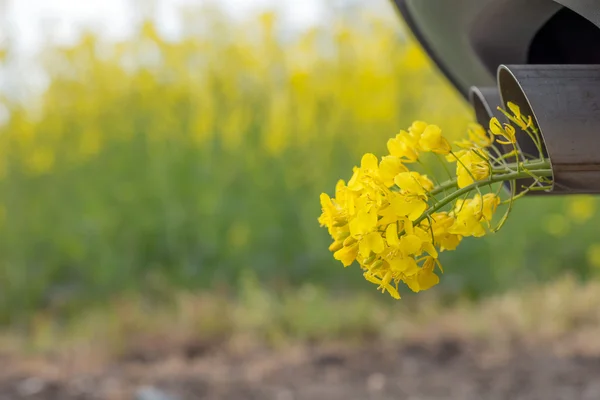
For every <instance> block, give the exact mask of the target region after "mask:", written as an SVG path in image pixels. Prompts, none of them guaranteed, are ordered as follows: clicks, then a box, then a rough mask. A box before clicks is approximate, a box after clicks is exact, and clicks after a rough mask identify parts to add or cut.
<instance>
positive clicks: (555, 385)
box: [0, 336, 600, 400]
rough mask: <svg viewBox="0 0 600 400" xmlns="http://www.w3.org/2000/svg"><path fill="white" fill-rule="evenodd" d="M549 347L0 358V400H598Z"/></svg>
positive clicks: (592, 365)
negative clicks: (164, 398)
mask: <svg viewBox="0 0 600 400" xmlns="http://www.w3.org/2000/svg"><path fill="white" fill-rule="evenodd" d="M555 348H556V346H554V345H553V344H552V343H534V344H527V345H526V344H523V343H518V342H517V341H512V342H510V343H508V344H507V343H504V344H503V345H497V344H492V343H487V344H485V343H482V342H478V341H477V340H475V339H467V340H464V339H458V338H453V337H443V336H442V337H438V338H435V339H430V340H428V341H418V340H414V339H413V340H409V341H405V342H404V343H388V344H383V343H380V342H377V341H373V342H370V341H366V342H364V343H363V344H360V345H357V344H355V345H333V344H328V345H302V346H293V347H292V346H290V347H282V348H279V349H270V350H269V349H266V348H257V347H255V348H253V349H246V350H243V351H241V350H235V349H231V348H227V349H225V347H224V346H219V345H213V346H211V345H205V344H198V343H187V344H185V345H184V346H182V347H178V348H173V349H168V351H165V349H161V348H160V346H149V347H147V348H144V346H140V348H139V349H136V350H132V351H130V352H128V353H124V355H123V356H121V357H120V358H119V359H115V360H112V361H108V362H101V363H90V362H86V361H90V360H86V356H85V354H72V355H70V356H68V357H65V356H61V358H57V357H54V358H53V357H50V356H46V357H44V358H31V359H23V357H22V356H21V357H19V359H18V360H17V359H15V358H13V357H10V356H3V357H2V356H0V400H8V399H31V400H38V399H48V400H50V399H57V400H58V399H60V400H75V399H80V400H84V399H111V400H113V399H114V400H117V399H119V400H120V399H135V398H136V395H135V393H136V391H138V390H139V389H140V388H142V387H153V388H156V389H158V390H160V391H162V392H164V393H167V394H169V395H170V396H172V398H173V399H179V400H187V399H207V400H208V399H211V400H212V399H215V400H216V399H219V400H221V399H222V400H228V399H231V400H233V399H273V400H319V399H323V400H325V399H326V400H337V399H340V400H341V399H343V400H359V399H360V400H363V399H372V400H387V399H410V400H434V399H435V400H438V399H440V400H441V399H466V400H470V399H511V400H517V399H540V400H553V399H568V400H571V399H590V400H592V399H600V356H597V355H584V354H581V352H579V354H578V353H577V352H575V353H574V352H570V353H567V354H562V355H561V354H560V353H559V352H557V351H555ZM89 364H94V366H90V365H89ZM149 398H150V397H149Z"/></svg>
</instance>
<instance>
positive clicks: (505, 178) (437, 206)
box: [413, 169, 552, 226]
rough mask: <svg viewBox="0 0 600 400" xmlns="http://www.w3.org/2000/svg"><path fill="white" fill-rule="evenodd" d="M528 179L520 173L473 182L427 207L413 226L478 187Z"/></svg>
mask: <svg viewBox="0 0 600 400" xmlns="http://www.w3.org/2000/svg"><path fill="white" fill-rule="evenodd" d="M535 175H536V176H538V177H543V176H552V170H551V169H539V170H536V171H535ZM530 177H531V175H530V173H528V172H525V171H522V172H511V173H508V174H502V175H492V176H490V178H489V179H484V180H481V181H477V182H474V183H472V184H471V185H469V186H465V187H464V188H462V189H459V190H457V191H455V192H453V193H452V194H449V195H448V196H446V197H444V198H443V199H441V200H440V201H438V202H436V203H435V204H434V205H432V206H431V207H429V209H428V210H426V211H425V212H424V213H423V215H421V216H420V217H419V218H417V220H416V221H414V222H413V224H414V225H415V226H416V225H418V224H419V223H420V222H421V221H423V220H424V219H425V218H427V217H428V216H430V215H431V214H433V213H434V212H436V211H438V210H439V209H441V208H442V207H444V206H445V205H446V204H448V203H450V202H452V201H453V200H454V199H457V198H458V197H460V196H462V195H464V194H466V193H469V192H470V191H471V190H474V189H477V188H479V187H480V186H486V185H489V184H491V183H496V182H504V181H513V180H517V179H523V178H530Z"/></svg>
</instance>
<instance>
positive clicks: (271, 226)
mask: <svg viewBox="0 0 600 400" xmlns="http://www.w3.org/2000/svg"><path fill="white" fill-rule="evenodd" d="M186 18H187V19H186V23H185V26H186V32H187V33H186V34H185V35H184V36H183V37H182V38H180V39H177V40H176V41H168V40H166V39H165V38H163V37H162V36H161V34H160V33H159V32H158V31H157V30H156V28H155V26H154V25H153V24H152V23H151V22H146V23H145V24H143V25H142V26H140V27H139V30H138V31H137V34H136V35H135V36H134V37H131V38H130V39H128V40H126V41H124V42H117V43H115V42H108V41H106V40H104V39H103V38H102V36H99V35H94V34H87V35H85V36H83V37H82V38H81V40H80V42H79V43H77V44H75V45H73V46H68V47H59V46H51V45H49V47H47V48H45V49H44V52H43V54H40V57H39V60H40V62H41V63H42V64H43V67H44V70H45V72H46V74H47V76H48V78H49V85H48V87H47V89H46V90H45V91H44V93H43V95H42V96H41V97H40V98H39V99H36V101H35V102H31V103H27V104H20V103H16V102H13V101H11V100H9V99H8V97H4V98H3V100H2V102H3V104H4V106H5V107H6V109H7V110H8V115H9V118H8V119H7V121H6V123H5V124H4V125H3V126H1V127H0V177H1V180H0V218H1V219H0V320H1V321H3V322H10V321H13V320H15V321H16V320H17V319H20V318H21V317H24V316H28V315H30V313H31V312H33V311H35V310H39V309H45V308H58V309H60V310H63V309H69V310H78V309H81V308H82V307H84V306H85V305H86V304H89V303H90V302H103V301H105V300H106V299H108V298H110V297H111V296H114V295H117V294H119V293H123V292H135V293H138V292H139V293H143V294H148V295H154V294H156V293H164V292H165V291H170V290H175V289H177V288H180V289H193V290H208V289H210V290H231V291H232V292H234V291H235V287H236V285H237V282H238V280H239V279H238V278H239V277H240V276H242V274H243V273H246V272H251V273H252V274H254V275H255V276H256V277H257V278H258V280H259V281H260V282H261V283H262V284H263V285H266V286H268V287H271V288H274V289H275V290H286V288H288V287H290V286H295V285H298V284H300V283H303V282H311V283H313V284H317V285H319V286H321V287H323V288H326V289H327V290H328V291H335V292H338V291H339V292H346V293H353V291H355V290H363V289H364V290H367V291H370V292H371V291H373V288H372V286H371V285H369V284H366V283H365V282H364V281H363V280H362V277H361V275H360V274H359V273H358V271H357V270H356V269H355V268H350V269H349V270H344V269H343V268H342V266H341V264H339V263H338V262H336V261H334V260H333V259H332V257H331V254H330V253H329V252H328V251H327V246H328V244H329V242H328V237H327V234H326V232H325V230H324V229H322V228H319V226H318V223H317V217H318V215H319V212H320V208H319V201H318V197H319V194H320V193H321V192H323V191H326V192H329V193H331V192H332V190H333V187H334V185H335V182H336V181H337V180H338V179H339V178H345V179H347V178H349V176H350V173H351V168H352V166H353V165H355V164H357V163H358V162H359V160H360V156H361V155H362V154H363V153H365V152H374V153H375V154H382V152H383V151H384V150H385V142H386V140H387V139H388V138H389V137H391V136H393V135H395V134H396V133H397V132H398V130H400V129H402V128H405V127H407V126H408V125H409V124H410V123H411V122H412V121H413V120H414V119H421V120H425V121H427V122H430V123H436V124H438V125H440V126H441V127H442V128H443V130H444V132H445V133H446V134H448V135H449V136H450V137H453V138H457V137H458V136H459V135H461V134H462V133H463V132H465V128H466V124H467V123H468V122H469V121H470V119H471V118H473V116H472V115H471V114H470V111H469V109H468V107H467V105H466V104H465V103H464V102H463V100H462V99H460V98H459V97H458V95H457V94H456V93H455V92H454V91H453V90H452V89H451V88H450V87H449V86H448V84H447V83H446V82H445V81H444V80H443V78H441V76H440V75H439V74H438V72H437V71H435V70H434V69H433V67H432V65H431V63H430V62H429V61H428V60H427V58H426V57H425V56H424V55H423V54H422V52H421V51H420V49H419V48H418V47H417V46H416V44H415V43H414V42H413V41H412V40H411V39H410V38H409V37H407V35H406V31H405V30H404V29H403V27H402V25H401V23H400V20H399V19H390V18H383V17H380V16H376V15H375V16H373V15H367V14H365V13H361V14H360V15H356V16H355V17H354V19H352V20H349V19H344V18H340V19H339V20H335V21H331V23H330V24H329V25H327V26H324V27H318V28H314V29H310V30H306V31H303V32H301V33H300V34H298V35H292V36H290V35H287V36H285V35H283V36H282V35H280V31H281V28H282V27H281V25H280V24H279V22H278V18H277V15H276V14H273V13H268V14H263V15H261V16H258V17H251V18H248V19H247V20H245V21H241V22H240V21H233V20H229V19H228V18H227V17H226V16H224V15H223V14H221V13H219V12H218V10H212V11H210V12H208V11H204V12H200V13H195V14H187V17H186ZM10 57H11V53H10V48H9V49H8V51H7V52H6V57H5V60H4V62H5V63H9V62H10ZM595 203H596V201H595V200H594V199H590V198H577V199H576V200H572V199H563V198H531V199H526V200H524V201H520V202H519V203H518V204H517V206H516V209H515V211H514V214H513V215H512V218H510V219H509V222H508V224H507V225H506V226H505V228H503V230H502V231H500V232H499V233H498V234H495V235H491V236H490V237H487V238H485V239H484V240H468V241H467V242H466V243H465V244H464V245H463V246H462V248H461V249H460V251H458V252H455V253H454V254H443V255H442V257H444V259H445V260H444V265H445V266H446V274H445V275H444V276H443V277H442V284H441V286H440V287H439V288H436V289H435V290H436V291H438V292H439V293H447V294H449V295H460V294H466V295H470V296H478V295H481V294H484V293H489V292H491V291H495V290H500V289H506V288H508V287H512V286H515V285H521V284H523V283H525V282H528V281H531V280H534V279H550V278H553V277H555V276H557V275H560V274H562V273H563V272H565V271H567V270H572V271H575V272H577V273H578V274H579V276H581V277H588V276H590V275H592V274H593V273H594V271H595V270H594V268H595V267H594V265H595V264H598V263H600V261H598V258H599V257H600V256H598V254H597V253H598V251H594V250H593V249H594V247H592V250H589V249H590V246H593V245H594V242H600V239H599V238H598V235H599V233H598V228H597V226H598V225H597V224H598V222H600V220H599V219H598V218H597V217H593V216H592V215H593V211H594V208H595ZM590 218H591V219H590ZM596 250H597V248H596Z"/></svg>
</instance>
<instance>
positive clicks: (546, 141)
mask: <svg viewBox="0 0 600 400" xmlns="http://www.w3.org/2000/svg"><path fill="white" fill-rule="evenodd" d="M498 88H499V92H500V96H501V98H502V105H503V107H504V108H507V103H508V102H513V103H515V104H517V105H518V106H519V107H520V108H521V113H523V114H525V115H531V116H532V118H533V123H534V124H535V125H536V126H537V127H538V128H539V130H540V133H541V138H542V142H543V146H544V153H545V156H546V157H548V158H549V159H550V163H551V167H552V172H553V180H554V184H553V187H552V188H551V189H549V190H548V191H546V192H533V193H537V194H548V193H553V194H575V193H581V194H584V193H586V194H593V193H600V65H500V67H499V68H498ZM515 128H516V129H518V128H517V127H515ZM517 137H518V143H519V146H521V149H522V150H523V151H524V152H525V153H528V154H534V155H536V154H537V150H536V148H535V146H534V144H533V142H531V140H530V139H529V137H528V136H527V135H518V136H517ZM517 183H518V186H521V182H519V181H518V182H517ZM522 183H523V184H527V182H526V181H525V180H524V181H523V182H522ZM530 183H531V181H530Z"/></svg>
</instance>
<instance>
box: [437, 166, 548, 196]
mask: <svg viewBox="0 0 600 400" xmlns="http://www.w3.org/2000/svg"><path fill="white" fill-rule="evenodd" d="M519 165H520V166H522V167H523V168H524V169H525V170H527V171H538V170H545V169H548V168H550V161H549V160H544V161H535V162H524V163H521V162H520V163H519ZM515 168H517V163H509V164H506V167H505V168H502V169H493V170H492V176H494V175H503V174H506V173H513V172H514V171H512V170H513V169H515ZM536 175H537V174H536ZM530 177H531V175H529V176H526V177H524V178H530ZM508 180H510V179H508ZM481 182H484V183H485V184H486V185H487V184H489V183H493V182H497V181H493V182H490V181H489V180H488V179H486V180H483V181H481ZM457 186H458V183H457V182H456V179H452V180H449V181H446V182H443V183H441V184H439V185H437V186H436V187H434V188H433V190H432V191H431V192H430V194H431V195H432V196H435V195H436V194H438V193H441V192H444V191H446V190H448V189H452V188H455V187H457ZM482 186H483V185H482Z"/></svg>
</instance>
